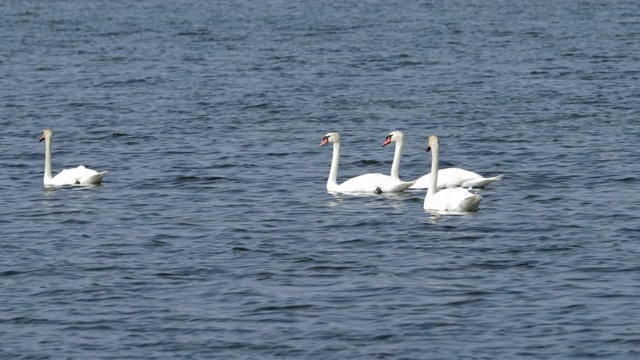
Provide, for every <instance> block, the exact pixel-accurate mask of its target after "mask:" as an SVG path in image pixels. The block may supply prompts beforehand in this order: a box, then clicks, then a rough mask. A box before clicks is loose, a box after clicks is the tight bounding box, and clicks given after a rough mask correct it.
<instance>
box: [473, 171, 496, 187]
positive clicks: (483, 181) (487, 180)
mask: <svg viewBox="0 0 640 360" xmlns="http://www.w3.org/2000/svg"><path fill="white" fill-rule="evenodd" d="M503 176H504V174H500V175H498V176H494V177H489V178H482V179H480V180H478V181H474V182H473V184H472V185H471V187H474V188H483V187H485V186H487V185H489V184H491V183H492V182H494V181H498V180H502V177H503Z"/></svg>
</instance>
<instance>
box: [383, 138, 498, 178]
mask: <svg viewBox="0 0 640 360" xmlns="http://www.w3.org/2000/svg"><path fill="white" fill-rule="evenodd" d="M392 142H395V143H396V151H395V154H394V156H393V163H392V164H391V177H394V178H396V179H400V177H399V171H400V156H402V148H403V146H404V134H403V133H402V132H401V131H397V130H396V131H392V132H390V133H389V135H387V138H386V139H385V141H384V143H382V146H387V145H389V144H391V143H392ZM431 174H432V173H428V174H427V175H424V176H421V177H420V178H418V179H416V181H415V183H414V184H413V185H411V187H410V188H409V189H414V190H415V189H428V188H429V184H431ZM502 176H503V175H498V176H494V177H488V178H486V177H483V176H482V175H480V174H476V173H474V172H473V171H469V170H464V169H460V168H447V169H441V170H440V171H439V172H438V182H437V185H438V189H446V188H453V187H458V186H460V187H463V188H469V187H472V188H483V187H485V186H487V185H489V184H490V183H492V182H494V181H498V180H500V179H502Z"/></svg>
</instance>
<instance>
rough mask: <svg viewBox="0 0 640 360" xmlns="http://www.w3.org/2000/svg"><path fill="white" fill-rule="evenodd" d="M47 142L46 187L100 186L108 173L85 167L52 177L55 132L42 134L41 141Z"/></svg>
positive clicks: (48, 130)
mask: <svg viewBox="0 0 640 360" xmlns="http://www.w3.org/2000/svg"><path fill="white" fill-rule="evenodd" d="M42 140H45V156H44V185H45V186H63V185H98V184H100V182H102V178H103V177H104V175H105V174H106V173H107V171H102V172H97V171H95V170H91V169H88V168H86V167H84V166H83V165H80V166H78V167H75V168H73V169H64V170H62V171H61V172H60V173H59V174H58V175H56V176H55V177H54V176H51V141H52V140H53V131H52V130H51V129H45V130H44V131H43V132H42V136H41V137H40V141H42Z"/></svg>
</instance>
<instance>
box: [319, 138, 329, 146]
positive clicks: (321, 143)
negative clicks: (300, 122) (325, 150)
mask: <svg viewBox="0 0 640 360" xmlns="http://www.w3.org/2000/svg"><path fill="white" fill-rule="evenodd" d="M328 142H329V138H327V137H324V138H322V141H321V142H320V145H318V146H323V145H327V143H328Z"/></svg>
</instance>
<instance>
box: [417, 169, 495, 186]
mask: <svg viewBox="0 0 640 360" xmlns="http://www.w3.org/2000/svg"><path fill="white" fill-rule="evenodd" d="M431 174H432V173H428V174H427V175H423V176H421V177H419V178H418V179H417V180H416V182H415V183H414V184H413V185H411V187H410V189H428V188H429V185H430V184H431ZM503 176H504V175H498V176H494V177H488V178H486V177H483V176H482V175H480V174H476V173H474V172H473V171H469V170H464V169H460V168H447V169H442V170H439V171H438V182H437V186H438V189H446V188H454V187H458V186H460V187H463V188H470V187H472V188H482V187H485V186H487V185H489V184H490V183H492V182H494V181H498V180H500V179H502V177H503Z"/></svg>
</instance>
